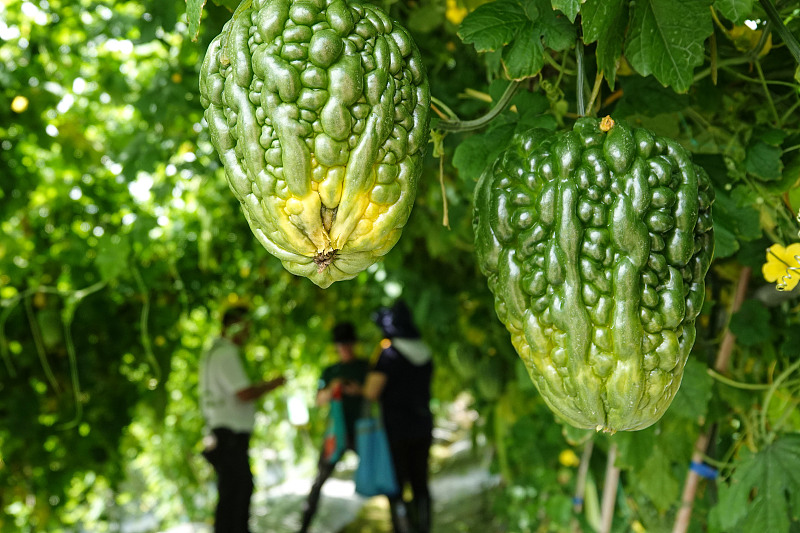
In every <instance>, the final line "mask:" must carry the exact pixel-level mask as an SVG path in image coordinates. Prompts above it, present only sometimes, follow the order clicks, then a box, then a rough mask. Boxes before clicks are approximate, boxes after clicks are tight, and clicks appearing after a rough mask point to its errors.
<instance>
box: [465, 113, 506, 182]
mask: <svg viewBox="0 0 800 533" xmlns="http://www.w3.org/2000/svg"><path fill="white" fill-rule="evenodd" d="M514 128H515V124H503V125H501V126H498V127H496V128H492V129H491V130H489V131H488V132H486V133H480V134H477V135H473V136H472V137H469V138H467V139H466V140H464V141H463V142H461V144H459V145H458V147H457V148H456V150H455V153H454V154H453V166H454V167H456V168H457V169H458V175H459V176H461V178H462V179H465V180H476V179H478V177H480V175H481V173H482V172H483V169H484V168H485V167H486V165H488V164H489V162H491V161H493V160H494V158H496V157H497V156H498V155H499V154H500V152H502V151H503V150H504V149H505V147H506V146H507V145H508V143H509V141H511V137H512V136H513V135H514Z"/></svg>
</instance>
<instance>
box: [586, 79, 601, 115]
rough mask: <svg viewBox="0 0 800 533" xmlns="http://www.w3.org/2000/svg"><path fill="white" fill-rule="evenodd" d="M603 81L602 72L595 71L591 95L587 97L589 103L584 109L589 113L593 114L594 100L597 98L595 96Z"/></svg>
mask: <svg viewBox="0 0 800 533" xmlns="http://www.w3.org/2000/svg"><path fill="white" fill-rule="evenodd" d="M602 83H603V74H601V73H599V72H598V73H597V76H595V78H594V87H592V95H591V96H590V97H589V103H588V104H586V109H587V111H588V112H589V114H591V115H594V110H593V108H594V102H595V100H597V97H598V96H599V95H600V87H601V85H602Z"/></svg>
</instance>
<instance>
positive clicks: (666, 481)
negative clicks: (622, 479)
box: [636, 446, 680, 511]
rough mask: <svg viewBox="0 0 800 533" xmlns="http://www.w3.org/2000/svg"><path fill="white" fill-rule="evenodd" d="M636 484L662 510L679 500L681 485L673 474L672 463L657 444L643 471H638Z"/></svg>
mask: <svg viewBox="0 0 800 533" xmlns="http://www.w3.org/2000/svg"><path fill="white" fill-rule="evenodd" d="M637 474H638V475H637V476H636V485H637V486H638V487H639V489H640V490H641V491H642V493H644V494H645V495H646V496H647V497H648V498H650V501H652V502H653V504H655V506H656V507H657V508H658V509H660V510H661V511H665V510H667V509H669V508H670V506H671V505H672V504H673V503H674V502H675V501H677V500H678V497H679V496H680V485H679V483H678V480H677V479H675V476H673V475H672V463H671V462H670V460H669V458H668V457H667V456H666V455H665V454H664V452H663V451H662V450H661V448H660V447H658V446H655V447H654V448H653V449H652V451H651V453H650V455H649V457H648V458H647V460H646V461H645V464H644V468H643V469H642V471H641V472H637Z"/></svg>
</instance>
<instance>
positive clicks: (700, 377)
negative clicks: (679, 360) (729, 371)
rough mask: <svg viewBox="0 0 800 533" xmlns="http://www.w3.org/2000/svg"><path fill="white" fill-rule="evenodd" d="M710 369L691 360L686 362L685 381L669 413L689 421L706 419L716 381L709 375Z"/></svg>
mask: <svg viewBox="0 0 800 533" xmlns="http://www.w3.org/2000/svg"><path fill="white" fill-rule="evenodd" d="M707 370H708V367H707V366H706V365H704V364H703V363H701V362H700V361H698V360H697V359H694V358H691V359H689V360H688V361H687V362H686V367H685V369H684V371H683V380H682V381H681V388H680V389H678V394H676V395H675V399H674V400H673V401H672V405H670V406H669V410H668V411H667V413H668V414H669V415H671V416H678V417H681V418H686V419H689V420H698V419H700V418H704V417H705V416H706V413H707V412H708V402H709V400H711V389H712V386H713V385H714V380H713V379H712V378H711V376H709V375H708V372H707Z"/></svg>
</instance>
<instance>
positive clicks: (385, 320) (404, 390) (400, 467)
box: [364, 300, 433, 533]
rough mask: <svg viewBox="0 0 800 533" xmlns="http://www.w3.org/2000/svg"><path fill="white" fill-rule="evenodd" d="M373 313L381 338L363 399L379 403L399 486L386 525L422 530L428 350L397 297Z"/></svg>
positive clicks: (427, 506) (398, 530)
mask: <svg viewBox="0 0 800 533" xmlns="http://www.w3.org/2000/svg"><path fill="white" fill-rule="evenodd" d="M373 318H374V320H375V323H376V324H377V325H378V326H379V327H380V328H381V330H382V331H383V334H384V336H385V337H386V339H384V341H383V342H382V345H381V346H382V348H383V350H382V351H381V354H380V356H379V358H378V361H377V363H376V364H375V367H374V368H373V369H372V370H371V371H370V373H369V374H368V375H367V381H366V383H365V384H364V398H365V399H367V400H379V401H380V403H381V409H382V414H383V423H384V427H385V428H386V436H387V439H388V440H389V447H390V449H391V453H392V461H393V462H394V469H395V473H396V475H397V481H398V483H399V485H400V492H401V495H400V496H397V497H395V498H390V499H389V507H390V510H391V516H392V525H393V527H394V531H395V533H407V532H409V531H418V532H420V533H428V532H429V531H430V528H431V497H430V491H429V488H428V457H429V450H430V446H431V442H432V432H433V415H432V414H431V410H430V400H431V377H432V375H433V361H432V357H431V350H430V348H429V347H428V345H427V344H425V343H424V342H423V340H422V339H421V337H420V333H419V330H418V329H417V327H416V326H415V325H414V321H413V319H412V316H411V311H410V310H409V308H408V306H407V305H406V304H405V302H403V301H402V300H398V301H397V302H395V304H394V305H393V306H392V307H385V308H381V309H379V310H378V311H377V312H376V313H375V315H374V317H373ZM406 485H410V487H411V492H412V495H413V496H412V500H411V502H405V501H403V498H402V492H403V489H404V487H405V486H406ZM409 507H410V512H407V511H408V510H409ZM412 527H413V529H412Z"/></svg>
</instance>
